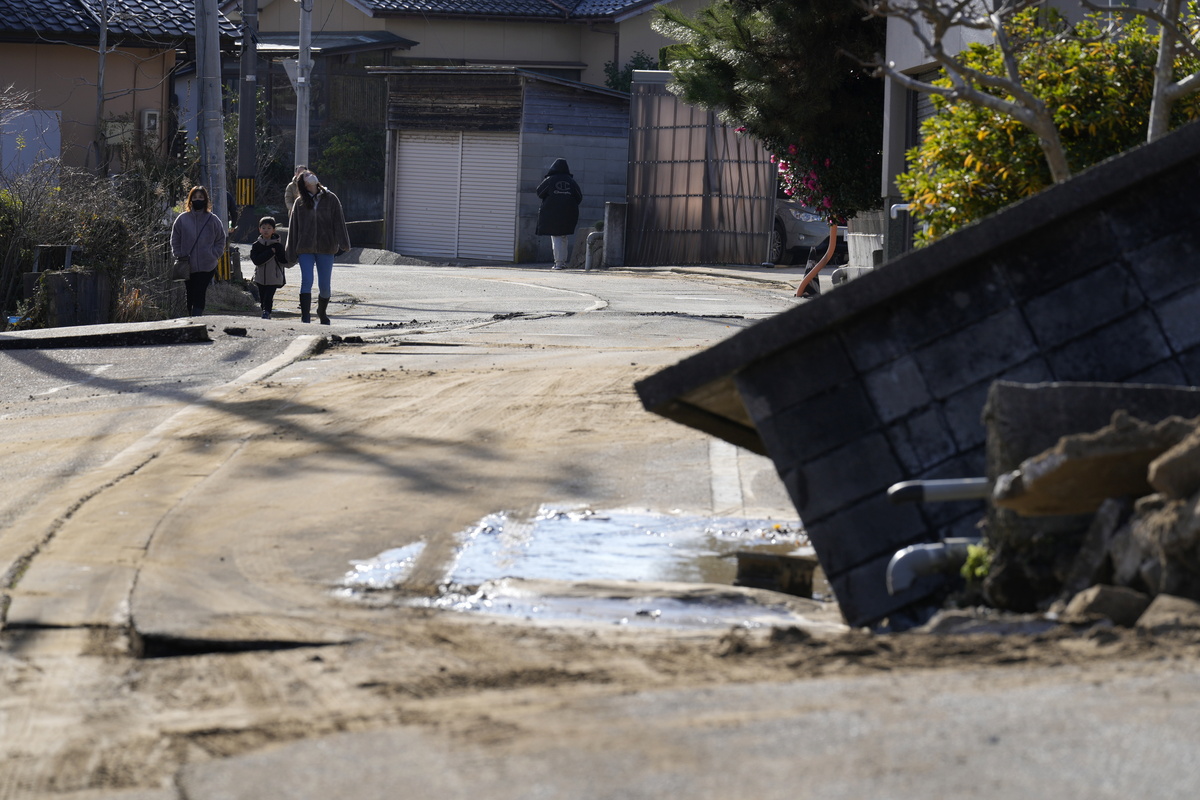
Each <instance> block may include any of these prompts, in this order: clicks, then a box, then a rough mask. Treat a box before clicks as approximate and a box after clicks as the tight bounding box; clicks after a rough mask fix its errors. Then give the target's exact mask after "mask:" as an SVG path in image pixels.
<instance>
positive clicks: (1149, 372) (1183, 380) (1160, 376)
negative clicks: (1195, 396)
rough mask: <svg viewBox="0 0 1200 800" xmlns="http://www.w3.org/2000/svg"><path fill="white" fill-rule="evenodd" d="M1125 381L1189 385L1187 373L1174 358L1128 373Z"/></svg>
mask: <svg viewBox="0 0 1200 800" xmlns="http://www.w3.org/2000/svg"><path fill="white" fill-rule="evenodd" d="M1125 382H1126V383H1135V384H1136V383H1141V384H1157V385H1159V386H1191V385H1193V384H1192V381H1190V380H1188V377H1187V373H1186V372H1184V370H1183V367H1182V366H1180V365H1179V362H1178V361H1176V360H1175V359H1173V358H1172V359H1168V360H1167V361H1160V362H1158V363H1157V364H1155V365H1154V366H1152V367H1150V368H1149V369H1146V370H1143V371H1141V372H1138V373H1135V374H1133V375H1130V376H1129V378H1128V379H1127V380H1126V381H1125Z"/></svg>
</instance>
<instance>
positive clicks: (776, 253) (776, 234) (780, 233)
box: [770, 220, 792, 265]
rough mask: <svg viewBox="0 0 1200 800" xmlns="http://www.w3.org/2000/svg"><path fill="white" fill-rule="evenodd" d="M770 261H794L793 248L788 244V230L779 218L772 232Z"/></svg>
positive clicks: (778, 262) (786, 262)
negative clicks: (785, 229)
mask: <svg viewBox="0 0 1200 800" xmlns="http://www.w3.org/2000/svg"><path fill="white" fill-rule="evenodd" d="M770 261H771V263H772V264H784V265H787V264H791V263H792V250H791V248H790V247H788V246H787V232H786V231H784V229H783V225H782V224H781V223H780V222H779V220H775V230H773V231H772V232H771V253H770Z"/></svg>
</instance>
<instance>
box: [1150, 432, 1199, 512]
mask: <svg viewBox="0 0 1200 800" xmlns="http://www.w3.org/2000/svg"><path fill="white" fill-rule="evenodd" d="M1148 475H1149V479H1150V485H1151V486H1153V487H1154V490H1155V491H1157V492H1162V493H1163V494H1165V495H1166V496H1167V497H1170V498H1172V499H1175V500H1183V499H1186V498H1188V497H1191V496H1192V495H1194V494H1196V492H1200V429H1197V430H1194V431H1192V433H1191V434H1189V435H1188V437H1187V438H1186V439H1184V440H1183V441H1182V442H1180V443H1179V444H1177V445H1175V446H1174V447H1172V448H1171V449H1170V450H1168V451H1167V452H1165V453H1163V454H1162V455H1160V456H1159V457H1158V458H1156V459H1154V460H1153V461H1152V462H1150V468H1149V471H1148Z"/></svg>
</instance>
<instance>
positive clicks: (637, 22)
mask: <svg viewBox="0 0 1200 800" xmlns="http://www.w3.org/2000/svg"><path fill="white" fill-rule="evenodd" d="M710 1H711V0H673V2H671V3H670V6H671V7H672V8H674V9H677V10H679V11H682V12H683V13H685V14H687V15H689V16H691V15H694V14H695V13H696V12H697V11H699V10H700V9H701V8H703V7H704V6H706V5H708V4H709V2H710ZM661 5H667V4H666V3H662V4H661ZM657 9H658V6H654V7H652V8H648V9H646V10H645V11H643V12H642V13H640V14H638V15H637V16H635V17H630V18H629V19H626V20H624V21H623V22H621V45H620V46H621V64H622V65H624V64H625V63H627V62H628V61H629V59H630V58H632V57H633V54H634V53H636V52H638V51H639V50H641V51H642V52H644V53H647V54H648V55H650V56H652V57H654V58H658V51H659V50H660V49H661V48H662V47H663V46H664V45H668V44H677V42H676V41H675V40H674V39H668V38H667V37H665V36H663V35H662V34H660V33H658V32H657V31H655V30H654V29H653V28H651V23H653V22H654V20H656V19H658V16H659V14H658V10H657Z"/></svg>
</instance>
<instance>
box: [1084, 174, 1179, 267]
mask: <svg viewBox="0 0 1200 800" xmlns="http://www.w3.org/2000/svg"><path fill="white" fill-rule="evenodd" d="M1197 183H1200V164H1197V163H1196V162H1195V161H1190V162H1184V163H1181V164H1176V165H1174V168H1173V169H1171V170H1169V171H1166V172H1162V173H1159V174H1158V175H1155V177H1154V180H1153V181H1152V182H1150V183H1148V184H1142V185H1138V186H1133V187H1131V190H1130V191H1127V192H1122V193H1120V194H1118V195H1115V196H1114V197H1112V199H1111V200H1110V202H1109V204H1108V207H1107V208H1106V209H1105V211H1104V216H1105V217H1106V218H1107V219H1108V220H1109V224H1110V225H1111V226H1112V229H1113V234H1114V236H1115V237H1116V241H1117V247H1118V251H1119V252H1124V253H1131V252H1133V251H1135V250H1138V249H1140V248H1141V247H1143V246H1144V245H1146V244H1148V243H1150V242H1154V241H1157V240H1159V239H1162V238H1163V237H1166V236H1169V235H1171V234H1172V233H1174V232H1178V231H1179V230H1180V229H1181V228H1195V227H1196V226H1195V225H1189V224H1188V223H1189V222H1191V221H1194V220H1196V219H1197V212H1196V211H1192V209H1193V208H1195V205H1196V185H1197ZM1198 211H1200V210H1198Z"/></svg>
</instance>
